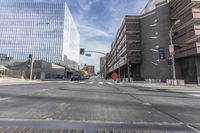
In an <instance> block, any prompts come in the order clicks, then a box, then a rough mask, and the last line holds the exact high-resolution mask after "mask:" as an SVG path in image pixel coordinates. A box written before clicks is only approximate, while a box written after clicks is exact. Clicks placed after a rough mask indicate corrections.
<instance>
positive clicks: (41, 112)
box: [0, 79, 200, 129]
mask: <svg viewBox="0 0 200 133" xmlns="http://www.w3.org/2000/svg"><path fill="white" fill-rule="evenodd" d="M197 91H198V90H197ZM199 91H200V90H199ZM195 93H196V92H195ZM0 119H37V120H38V119H44V120H67V121H72V122H73V121H78V122H102V123H125V124H134V123H154V124H162V123H164V124H166V123H168V124H185V125H188V126H192V127H195V128H196V129H198V128H200V97H195V96H193V95H190V94H188V93H186V92H179V91H177V92H176V91H170V90H159V89H157V90H156V89H151V88H142V87H136V88H133V87H128V86H126V85H123V84H115V83H113V82H111V81H105V80H102V79H90V80H88V81H81V82H71V81H65V82H48V83H38V84H24V85H5V86H0Z"/></svg>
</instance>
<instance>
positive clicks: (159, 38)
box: [106, 0, 200, 84]
mask: <svg viewBox="0 0 200 133" xmlns="http://www.w3.org/2000/svg"><path fill="white" fill-rule="evenodd" d="M177 20H179V21H180V22H179V23H177V24H176V25H174V23H175V22H176V21H177ZM199 23H200V0H184V2H183V1H182V0H171V1H169V0H150V1H149V2H148V4H147V5H146V7H145V8H144V10H143V11H142V13H141V15H139V16H126V17H125V19H124V21H123V23H122V25H121V27H120V28H119V31H118V33H117V35H116V39H115V40H114V41H113V43H112V45H111V50H110V52H109V54H108V56H107V58H106V62H107V74H108V75H109V74H112V72H117V73H118V74H119V75H120V78H123V79H126V80H127V79H130V80H141V79H148V78H151V79H161V80H162V81H165V80H166V79H171V78H172V67H171V66H170V65H169V64H168V63H169V59H170V55H169V44H170V38H169V31H170V29H171V28H172V27H173V29H172V30H173V43H174V44H175V51H176V52H175V53H176V55H175V64H176V75H177V78H178V79H184V80H185V82H186V83H199V84H200V26H199V25H198V24H199ZM161 50H162V56H161V52H160V51H161Z"/></svg>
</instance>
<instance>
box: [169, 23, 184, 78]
mask: <svg viewBox="0 0 200 133" xmlns="http://www.w3.org/2000/svg"><path fill="white" fill-rule="evenodd" d="M180 22H181V20H180V19H179V20H177V21H176V22H175V23H174V24H173V25H172V27H171V28H170V30H169V38H170V45H171V47H172V48H173V53H172V55H171V57H172V71H173V79H174V80H176V67H175V58H174V44H173V39H172V33H173V28H174V26H175V25H177V24H178V23H180Z"/></svg>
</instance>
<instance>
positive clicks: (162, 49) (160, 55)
mask: <svg viewBox="0 0 200 133" xmlns="http://www.w3.org/2000/svg"><path fill="white" fill-rule="evenodd" d="M158 51H159V59H160V60H164V59H165V48H159V50H158Z"/></svg>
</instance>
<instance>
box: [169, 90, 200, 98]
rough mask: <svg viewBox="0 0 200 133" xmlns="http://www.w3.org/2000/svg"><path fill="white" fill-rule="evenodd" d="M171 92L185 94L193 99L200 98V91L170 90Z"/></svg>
mask: <svg viewBox="0 0 200 133" xmlns="http://www.w3.org/2000/svg"><path fill="white" fill-rule="evenodd" d="M170 91H171V92H177V93H185V94H186V95H189V96H193V97H200V90H170Z"/></svg>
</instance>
